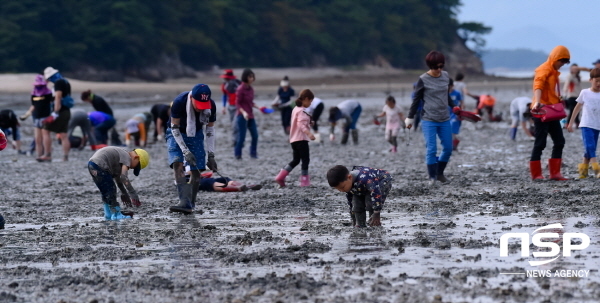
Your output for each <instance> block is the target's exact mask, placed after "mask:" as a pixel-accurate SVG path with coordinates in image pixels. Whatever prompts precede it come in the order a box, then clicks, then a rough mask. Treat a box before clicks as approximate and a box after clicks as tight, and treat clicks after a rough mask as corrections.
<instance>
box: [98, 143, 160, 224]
mask: <svg viewBox="0 0 600 303" xmlns="http://www.w3.org/2000/svg"><path fill="white" fill-rule="evenodd" d="M148 162H150V156H149V155H148V153H147V152H146V151H145V150H143V149H140V148H138V149H134V150H132V151H130V152H128V151H127V150H125V149H123V148H120V147H115V146H107V147H104V148H101V149H100V150H98V151H96V153H94V155H93V156H92V157H91V158H90V161H89V162H88V170H89V172H90V175H92V179H94V183H96V186H97V187H98V189H99V190H100V193H101V194H102V202H104V218H105V219H106V220H120V219H130V218H131V216H133V213H132V212H123V211H121V207H120V205H119V202H118V201H117V188H116V187H115V182H116V183H117V186H118V187H119V189H120V190H121V201H122V202H123V203H125V205H126V206H127V207H131V206H132V205H133V206H136V207H139V206H141V205H142V203H141V202H140V198H139V197H138V195H137V193H136V191H135V189H134V188H133V186H132V185H131V182H130V181H129V178H127V171H128V170H130V169H133V174H134V175H136V176H137V175H139V174H140V170H141V169H143V168H145V167H146V166H148ZM113 179H114V181H113Z"/></svg>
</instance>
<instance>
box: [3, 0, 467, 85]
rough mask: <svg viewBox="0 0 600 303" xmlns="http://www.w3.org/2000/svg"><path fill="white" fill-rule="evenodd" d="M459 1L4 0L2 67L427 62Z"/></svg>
mask: <svg viewBox="0 0 600 303" xmlns="http://www.w3.org/2000/svg"><path fill="white" fill-rule="evenodd" d="M459 6H460V1H459V0H293V1H292V0H279V1H277V0H253V1H244V0H172V1H166V0H165V1H160V0H156V1H144V0H113V1H108V0H46V1H39V0H19V1H17V0H6V1H0V72H40V71H41V70H42V69H43V68H44V67H46V66H48V65H52V66H55V67H57V68H59V69H62V70H73V69H76V68H77V67H78V66H80V65H81V64H85V65H89V66H93V67H96V68H101V69H107V70H115V71H121V72H124V73H126V72H127V71H128V70H129V69H135V68H139V67H143V66H147V65H152V64H153V63H154V62H156V60H157V59H158V58H159V57H160V56H164V55H167V56H170V57H174V58H179V59H180V60H181V62H182V63H184V64H186V65H188V66H191V67H192V68H195V69H204V68H207V67H210V66H213V65H220V66H262V67H283V66H315V65H338V66H340V65H354V64H362V63H366V62H372V61H373V59H374V58H375V57H377V56H381V57H383V58H385V59H386V60H388V61H389V62H390V63H391V64H392V65H394V66H396V67H404V68H421V67H423V57H424V55H425V54H426V53H427V52H428V51H430V50H432V49H441V50H443V49H445V48H447V47H448V46H449V45H450V43H452V42H453V41H454V40H453V39H454V38H455V37H456V34H457V30H458V29H459V28H460V24H459V22H458V21H457V20H456V18H455V17H456V10H457V9H458V7H459Z"/></svg>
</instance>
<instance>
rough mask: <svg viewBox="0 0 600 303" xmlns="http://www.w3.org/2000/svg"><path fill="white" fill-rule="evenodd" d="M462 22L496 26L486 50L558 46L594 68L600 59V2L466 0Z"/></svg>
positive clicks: (580, 62)
mask: <svg viewBox="0 0 600 303" xmlns="http://www.w3.org/2000/svg"><path fill="white" fill-rule="evenodd" d="M462 3H463V5H462V6H461V7H460V12H459V13H458V20H459V21H460V22H468V21H475V22H481V23H483V24H485V25H487V26H491V27H492V32H491V33H490V34H488V35H485V36H484V38H485V40H486V41H487V45H486V48H500V49H514V48H529V49H533V50H542V51H544V52H546V53H549V52H550V51H551V50H552V48H553V47H554V46H556V45H561V44H562V45H564V46H566V47H567V48H569V50H570V52H571V62H572V63H577V64H579V65H581V66H591V63H592V62H593V61H595V60H596V59H600V39H599V37H598V36H599V35H598V33H599V31H600V18H599V17H598V16H599V15H600V1H597V0H590V1H584V0H543V1H542V0H462Z"/></svg>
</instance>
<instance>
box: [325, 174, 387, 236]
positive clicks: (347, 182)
mask: <svg viewBox="0 0 600 303" xmlns="http://www.w3.org/2000/svg"><path fill="white" fill-rule="evenodd" d="M393 180H394V178H392V176H391V175H390V173H389V172H387V171H385V170H382V169H376V168H371V167H365V166H354V167H352V171H348V169H347V168H346V167H345V166H343V165H336V166H334V167H332V168H331V169H329V171H328V172H327V182H329V186H331V187H333V188H335V189H337V190H339V191H340V192H343V193H346V198H347V199H348V206H350V218H351V219H352V225H353V226H355V227H366V226H367V223H368V224H369V226H381V219H380V212H381V209H382V208H383V203H384V202H385V199H386V198H387V196H388V194H389V192H390V189H391V188H392V181H393ZM366 211H369V221H368V222H367V216H366Z"/></svg>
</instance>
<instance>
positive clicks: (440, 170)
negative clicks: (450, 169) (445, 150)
mask: <svg viewBox="0 0 600 303" xmlns="http://www.w3.org/2000/svg"><path fill="white" fill-rule="evenodd" d="M446 165H448V162H438V163H437V176H436V179H437V180H438V181H440V182H442V183H448V182H450V181H448V179H447V178H446V177H445V176H444V170H446Z"/></svg>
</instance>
